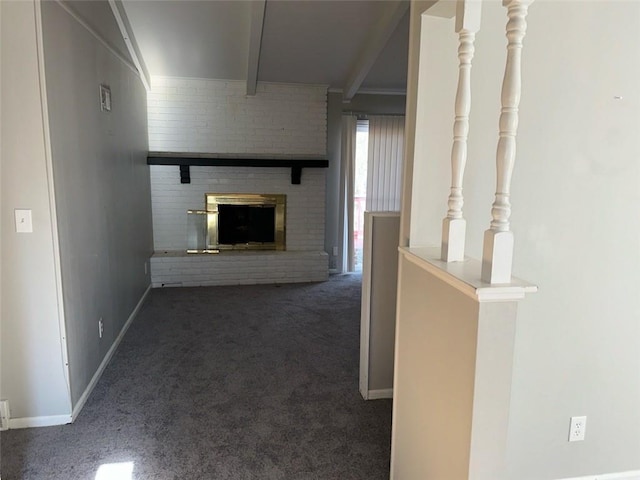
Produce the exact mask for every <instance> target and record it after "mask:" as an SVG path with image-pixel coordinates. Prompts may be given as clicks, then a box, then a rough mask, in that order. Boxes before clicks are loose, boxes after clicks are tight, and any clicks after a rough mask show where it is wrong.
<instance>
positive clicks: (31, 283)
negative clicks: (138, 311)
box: [0, 2, 71, 418]
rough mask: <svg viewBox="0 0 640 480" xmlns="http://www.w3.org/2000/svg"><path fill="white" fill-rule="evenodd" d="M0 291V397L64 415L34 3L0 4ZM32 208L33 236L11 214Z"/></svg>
mask: <svg viewBox="0 0 640 480" xmlns="http://www.w3.org/2000/svg"><path fill="white" fill-rule="evenodd" d="M0 12H1V13H0V16H1V21H2V25H1V39H0V45H1V52H0V58H1V59H2V75H1V78H2V98H1V105H2V112H1V121H0V125H1V156H2V163H1V167H0V172H1V176H2V181H1V188H2V193H1V202H0V203H1V205H2V207H1V208H2V210H1V221H2V293H1V295H0V297H1V305H2V306H1V312H2V317H1V320H0V330H1V331H2V335H1V337H0V351H1V356H0V365H1V367H0V369H1V370H0V377H1V380H2V381H1V383H0V398H2V399H6V400H9V403H10V407H11V416H12V417H13V418H25V417H47V416H57V415H70V414H71V404H70V401H69V393H68V387H67V381H66V378H65V372H66V367H65V365H64V358H63V354H64V348H65V346H64V344H63V343H62V341H61V332H60V321H61V318H60V315H59V311H58V290H57V288H58V287H59V285H58V284H57V280H56V278H57V275H56V273H57V271H58V267H57V265H56V257H57V252H56V250H55V246H54V239H53V233H54V228H55V223H54V218H53V216H52V212H51V201H50V196H49V186H50V185H49V181H48V172H47V160H46V157H45V137H44V132H43V113H42V106H41V103H40V85H39V76H38V55H37V45H36V28H35V13H34V4H33V2H0ZM16 208H26V209H31V210H32V212H33V233H20V234H18V233H15V224H14V218H13V211H14V209H16Z"/></svg>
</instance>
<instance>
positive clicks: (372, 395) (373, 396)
mask: <svg viewBox="0 0 640 480" xmlns="http://www.w3.org/2000/svg"><path fill="white" fill-rule="evenodd" d="M381 398H393V388H384V389H381V390H369V393H368V395H367V400H379V399H381Z"/></svg>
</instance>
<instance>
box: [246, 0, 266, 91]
mask: <svg viewBox="0 0 640 480" xmlns="http://www.w3.org/2000/svg"><path fill="white" fill-rule="evenodd" d="M266 6H267V0H253V1H252V2H251V29H250V32H249V68H247V95H255V94H256V88H257V87H258V65H259V64H260V47H261V45H262V29H263V27H264V12H265V9H266Z"/></svg>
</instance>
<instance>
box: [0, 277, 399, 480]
mask: <svg viewBox="0 0 640 480" xmlns="http://www.w3.org/2000/svg"><path fill="white" fill-rule="evenodd" d="M359 312H360V277H359V276H356V275H340V276H333V277H332V278H331V280H329V281H328V282H325V283H319V284H298V285H282V286H274V285H266V286H237V287H208V288H176V289H162V290H153V291H152V292H151V293H150V296H149V298H148V300H147V302H146V304H145V305H144V307H143V309H142V310H141V313H140V314H139V316H138V318H137V319H136V320H135V321H134V322H133V324H132V326H131V328H130V329H129V332H128V333H127V335H126V336H125V338H124V340H123V342H122V344H121V345H120V347H119V349H118V351H117V353H116V355H115V356H114V358H113V360H112V361H111V363H110V365H109V366H108V367H107V369H106V370H105V372H104V375H103V377H102V379H101V380H100V382H99V383H98V385H97V387H96V389H95V390H94V392H93V394H92V395H91V397H90V399H89V401H88V402H87V404H86V406H85V408H84V410H83V411H82V413H81V414H80V416H79V418H78V419H77V421H76V422H75V423H74V424H73V425H65V426H60V427H49V428H37V429H26V430H10V431H8V432H3V433H2V436H1V453H2V457H1V475H2V479H3V480H16V479H65V480H73V479H83V480H85V479H87V480H95V479H96V473H97V471H98V469H99V467H100V466H101V465H102V464H111V463H120V462H133V475H132V477H131V478H132V479H136V480H146V479H181V480H185V479H186V480H195V479H216V480H217V479H234V480H242V479H296V480H297V479H323V480H334V479H336V480H338V479H339V480H347V479H367V480H374V479H385V478H388V471H389V451H390V438H391V401H389V400H376V401H369V402H365V401H363V400H362V399H361V397H360V394H359V393H358V361H359V345H358V344H359V316H360V313H359ZM105 478H109V480H112V478H113V480H129V476H123V477H105ZM98 479H100V477H98Z"/></svg>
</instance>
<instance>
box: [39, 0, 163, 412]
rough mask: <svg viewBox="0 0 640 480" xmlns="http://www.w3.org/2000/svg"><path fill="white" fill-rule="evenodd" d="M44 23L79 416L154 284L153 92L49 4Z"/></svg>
mask: <svg viewBox="0 0 640 480" xmlns="http://www.w3.org/2000/svg"><path fill="white" fill-rule="evenodd" d="M42 13H43V30H44V32H43V34H44V45H45V49H44V50H45V57H44V60H45V65H46V74H47V95H48V102H49V122H50V126H51V148H52V158H53V174H54V181H55V187H56V188H55V191H56V206H57V212H58V229H59V235H60V257H61V270H62V281H63V286H64V307H65V317H66V319H65V321H66V328H67V338H68V340H67V341H68V350H69V368H70V380H71V398H72V402H73V405H74V406H75V404H76V403H77V402H78V399H79V398H80V397H81V395H82V394H83V392H84V391H85V389H86V387H87V386H88V384H89V382H90V380H91V378H92V376H93V375H94V374H95V372H96V370H97V369H98V367H99V365H100V363H101V362H102V360H103V358H104V356H105V354H106V353H107V351H108V350H109V348H110V347H111V345H112V344H113V342H114V340H115V338H116V336H117V335H118V333H119V332H120V330H121V329H122V327H123V325H124V324H125V322H126V321H127V319H128V317H129V316H130V314H131V313H132V311H133V310H134V308H135V306H136V304H137V303H138V301H139V300H140V298H141V296H142V295H143V293H144V292H145V289H146V288H147V286H148V285H149V282H150V279H149V275H148V274H146V273H145V262H147V261H148V258H149V256H150V255H151V253H152V249H153V241H152V229H151V200H150V199H151V196H150V183H149V169H148V167H147V165H146V152H147V148H148V145H147V142H148V140H147V117H146V92H145V90H144V88H143V86H142V83H141V82H140V79H139V78H138V77H137V75H136V74H135V73H134V72H133V71H132V70H131V69H130V68H129V67H128V66H127V65H125V64H124V63H123V62H122V61H121V60H120V59H118V58H117V57H115V56H114V55H113V54H112V53H110V52H109V51H108V50H107V49H106V48H105V47H104V46H103V44H102V43H100V42H99V41H98V40H97V39H96V38H95V37H94V36H93V35H91V34H90V33H89V32H88V31H87V30H85V29H84V28H83V27H82V26H81V25H80V24H79V23H78V22H77V21H75V20H74V19H73V18H72V17H71V16H70V15H69V14H68V13H67V12H65V11H64V10H63V9H62V8H61V7H60V5H58V4H57V3H56V2H43V4H42ZM105 21H114V20H113V18H105ZM100 84H107V85H109V86H110V87H111V100H112V111H111V112H110V113H107V112H101V111H100V103H99V96H98V88H99V85H100ZM100 317H102V318H103V319H104V336H103V338H102V339H100V338H99V336H98V319H99V318H100Z"/></svg>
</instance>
